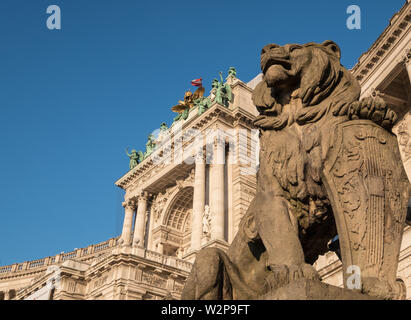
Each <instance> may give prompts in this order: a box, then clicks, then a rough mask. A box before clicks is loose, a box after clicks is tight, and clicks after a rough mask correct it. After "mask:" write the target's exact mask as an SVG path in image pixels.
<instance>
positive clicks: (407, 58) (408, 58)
mask: <svg viewBox="0 0 411 320" xmlns="http://www.w3.org/2000/svg"><path fill="white" fill-rule="evenodd" d="M400 62H401V63H403V64H405V65H406V66H408V65H409V64H410V62H411V48H407V49H405V51H404V53H403V54H402V56H401V60H400Z"/></svg>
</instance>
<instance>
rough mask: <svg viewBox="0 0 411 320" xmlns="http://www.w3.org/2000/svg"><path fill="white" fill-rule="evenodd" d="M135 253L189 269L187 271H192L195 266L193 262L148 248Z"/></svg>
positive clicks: (170, 265)
mask: <svg viewBox="0 0 411 320" xmlns="http://www.w3.org/2000/svg"><path fill="white" fill-rule="evenodd" d="M134 254H136V255H137V256H140V257H142V258H145V259H147V260H150V261H153V262H157V263H160V264H162V265H166V266H169V267H173V268H177V269H180V270H183V271H187V272H190V271H191V268H192V266H193V264H192V263H191V262H188V261H185V260H181V259H178V258H176V257H171V256H166V255H163V254H161V253H158V252H154V251H150V250H146V249H139V250H137V251H136V252H135V253H134Z"/></svg>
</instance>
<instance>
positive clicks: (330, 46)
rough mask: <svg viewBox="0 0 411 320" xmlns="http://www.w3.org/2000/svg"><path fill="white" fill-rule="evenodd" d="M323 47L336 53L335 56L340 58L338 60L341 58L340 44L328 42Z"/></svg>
mask: <svg viewBox="0 0 411 320" xmlns="http://www.w3.org/2000/svg"><path fill="white" fill-rule="evenodd" d="M321 45H323V46H324V47H326V48H328V49H329V50H331V51H332V52H334V54H335V55H336V56H337V57H338V59H340V58H341V49H340V47H339V46H338V44H336V43H335V42H334V41H331V40H326V41H324V42H323V43H322V44H321Z"/></svg>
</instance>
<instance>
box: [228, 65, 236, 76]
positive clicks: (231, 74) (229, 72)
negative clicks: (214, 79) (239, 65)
mask: <svg viewBox="0 0 411 320" xmlns="http://www.w3.org/2000/svg"><path fill="white" fill-rule="evenodd" d="M228 77H233V78H237V70H236V68H234V67H230V69H228ZM228 77H227V78H228Z"/></svg>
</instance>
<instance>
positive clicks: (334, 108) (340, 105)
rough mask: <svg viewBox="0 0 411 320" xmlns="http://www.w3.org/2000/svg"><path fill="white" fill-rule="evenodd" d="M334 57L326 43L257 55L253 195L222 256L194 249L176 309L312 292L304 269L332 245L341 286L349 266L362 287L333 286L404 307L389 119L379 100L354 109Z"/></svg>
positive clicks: (398, 189) (399, 174)
mask: <svg viewBox="0 0 411 320" xmlns="http://www.w3.org/2000/svg"><path fill="white" fill-rule="evenodd" d="M340 57H341V53H340V48H339V47H338V45H337V44H336V43H334V42H332V41H325V42H324V43H322V44H318V43H307V44H303V45H300V44H287V45H284V46H280V45H277V44H269V45H267V46H265V47H264V48H263V49H262V52H261V70H262V72H263V75H264V76H263V80H262V81H261V82H260V83H259V84H258V85H257V87H256V88H255V90H254V93H253V102H254V104H255V105H256V108H257V110H258V112H259V116H258V117H257V118H256V120H255V122H254V124H255V126H257V127H258V128H259V130H260V160H259V161H260V167H259V171H258V174H257V192H256V197H255V199H254V200H253V202H252V203H251V205H250V207H249V209H248V211H247V213H246V214H245V216H244V217H243V219H242V221H241V223H240V226H239V230H238V233H237V235H236V237H235V239H234V241H233V243H232V244H231V246H230V248H229V249H228V251H227V252H224V251H222V250H220V249H216V248H207V249H203V250H201V251H199V253H198V254H197V257H196V261H195V263H194V266H193V268H192V272H191V274H190V276H189V277H188V280H187V282H186V285H185V288H184V291H183V294H182V298H183V299H270V298H271V299H274V298H278V297H282V298H290V299H293V298H295V297H293V296H292V293H293V292H294V291H287V288H291V287H292V286H293V284H295V283H297V282H298V283H301V281H307V282H306V283H311V284H313V285H314V284H315V283H320V280H319V275H318V273H317V271H316V270H315V268H314V267H313V263H314V262H315V261H316V260H317V258H318V256H319V255H323V254H325V253H326V252H327V251H328V247H327V244H328V242H329V241H330V240H331V239H333V238H334V237H336V236H337V235H338V239H339V244H340V252H341V259H342V264H343V268H342V269H343V277H344V285H345V286H346V287H347V284H348V281H347V280H348V277H349V276H350V275H351V274H350V273H349V271H348V270H349V269H350V267H352V266H356V267H358V270H360V280H361V281H360V285H359V287H355V288H354V289H355V290H356V292H353V291H351V290H348V289H340V288H336V287H334V288H336V289H339V290H345V291H344V292H350V293H349V294H358V296H361V297H363V296H364V297H365V296H366V297H374V298H380V299H402V298H405V286H404V283H403V282H401V281H398V280H397V278H396V274H397V266H398V256H399V251H400V245H401V240H402V234H403V230H404V226H405V221H406V213H407V204H408V200H409V195H410V183H409V181H408V178H407V176H406V173H405V170H404V168H403V165H402V161H401V157H400V152H399V147H398V143H397V139H396V136H395V135H394V134H393V133H392V131H391V128H392V126H393V125H394V123H395V121H396V119H397V116H396V113H395V112H394V110H391V109H390V108H389V107H388V106H387V104H386V103H385V102H384V100H382V99H381V98H379V97H375V98H372V97H370V98H365V99H362V100H359V97H360V91H361V89H360V85H359V83H358V81H357V80H356V79H355V78H354V77H353V76H352V74H351V73H350V72H349V71H348V70H346V69H345V68H344V67H343V66H342V65H341V63H340ZM324 286H325V284H324ZM329 287H331V286H329ZM293 288H297V287H293ZM319 288H323V287H319ZM327 288H328V287H327ZM349 289H352V288H349ZM295 290H297V289H295ZM327 290H328V289H327ZM330 290H331V289H330ZM280 292H282V293H284V292H288V294H289V295H288V296H287V295H284V294H283V295H280V294H279V293H280ZM290 294H291V296H290ZM319 296H320V297H321V294H319ZM322 297H323V298H326V297H327V295H326V294H324V295H322ZM307 298H308V297H307Z"/></svg>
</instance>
